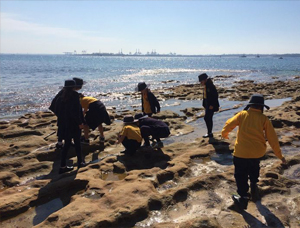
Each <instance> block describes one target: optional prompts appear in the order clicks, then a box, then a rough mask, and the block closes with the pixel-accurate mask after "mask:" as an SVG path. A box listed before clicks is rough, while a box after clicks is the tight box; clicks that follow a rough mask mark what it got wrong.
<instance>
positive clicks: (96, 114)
mask: <svg viewBox="0 0 300 228" xmlns="http://www.w3.org/2000/svg"><path fill="white" fill-rule="evenodd" d="M79 97H80V104H81V106H82V108H83V115H85V121H86V125H84V138H83V139H82V140H81V141H82V143H84V144H89V142H90V141H89V129H90V128H91V129H92V130H95V129H96V128H98V130H99V133H100V143H104V141H105V138H104V130H103V126H102V123H105V124H106V125H110V124H111V121H110V117H109V115H108V113H107V111H106V107H105V105H104V104H103V103H102V102H101V101H99V100H98V99H96V98H94V97H87V96H84V95H83V94H82V93H81V94H79Z"/></svg>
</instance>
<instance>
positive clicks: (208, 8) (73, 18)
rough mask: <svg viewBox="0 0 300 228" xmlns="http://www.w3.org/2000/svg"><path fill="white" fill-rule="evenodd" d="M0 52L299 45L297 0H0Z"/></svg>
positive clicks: (245, 49)
mask: <svg viewBox="0 0 300 228" xmlns="http://www.w3.org/2000/svg"><path fill="white" fill-rule="evenodd" d="M0 9H1V22H0V23H1V24H0V25H1V33H0V38H1V39H0V53H14V54H17V53H19V54H27V53H28V54H63V53H64V52H74V51H76V52H77V53H82V52H83V51H86V53H96V52H102V53H103V52H109V53H118V52H120V51H122V52H123V53H124V54H128V53H130V52H131V53H134V52H136V51H137V50H139V51H140V52H141V53H143V54H145V53H147V52H151V51H156V52H157V53H159V54H169V53H176V54H191V55H196V54H200V55H202V54H204V55H205V54H216V55H218V54H285V53H300V24H299V22H300V1H284V0H281V1H263V0H257V1H241V0H236V1H226V0H223V1H222V0H221V1H200V0H199V1H195V0H194V1H186V0H185V1H159V0H156V1H154V0H153V1H142V0H139V1H138V0H136V1H132V0H131V1H126V0H125V1H83V0H82V1H79V0H77V1H71V0H68V1H59V0H56V1H50V0H47V1H42V0H39V1H38V0H33V1H26V0H22V1H15V0H0Z"/></svg>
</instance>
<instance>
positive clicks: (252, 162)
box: [233, 157, 260, 197]
mask: <svg viewBox="0 0 300 228" xmlns="http://www.w3.org/2000/svg"><path fill="white" fill-rule="evenodd" d="M259 163H260V158H238V157H233V164H234V178H235V182H236V186H237V192H238V194H239V195H240V196H242V197H243V196H247V193H248V190H249V184H248V178H249V179H250V183H251V185H256V183H257V182H258V177H259V170H260V167H259Z"/></svg>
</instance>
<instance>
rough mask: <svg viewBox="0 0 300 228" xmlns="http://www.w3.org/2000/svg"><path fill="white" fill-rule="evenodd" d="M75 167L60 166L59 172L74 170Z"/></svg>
mask: <svg viewBox="0 0 300 228" xmlns="http://www.w3.org/2000/svg"><path fill="white" fill-rule="evenodd" d="M73 169H74V167H73V166H65V167H60V168H59V174H63V173H66V172H69V171H72V170H73Z"/></svg>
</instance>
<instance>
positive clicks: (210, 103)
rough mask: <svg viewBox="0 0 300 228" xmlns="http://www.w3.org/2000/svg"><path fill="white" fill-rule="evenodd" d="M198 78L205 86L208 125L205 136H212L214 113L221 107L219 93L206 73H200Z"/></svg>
mask: <svg viewBox="0 0 300 228" xmlns="http://www.w3.org/2000/svg"><path fill="white" fill-rule="evenodd" d="M198 79H199V82H200V83H201V85H202V86H203V87H204V89H203V102H202V106H203V107H204V108H205V116H204V121H205V124H206V127H207V134H205V135H204V136H203V138H208V137H209V138H211V137H213V133H212V129H213V116H214V113H215V112H217V111H219V108H220V104H219V94H218V91H217V89H216V87H215V85H214V84H213V81H212V79H211V78H208V76H207V74H206V73H203V74H200V75H199V76H198Z"/></svg>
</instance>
